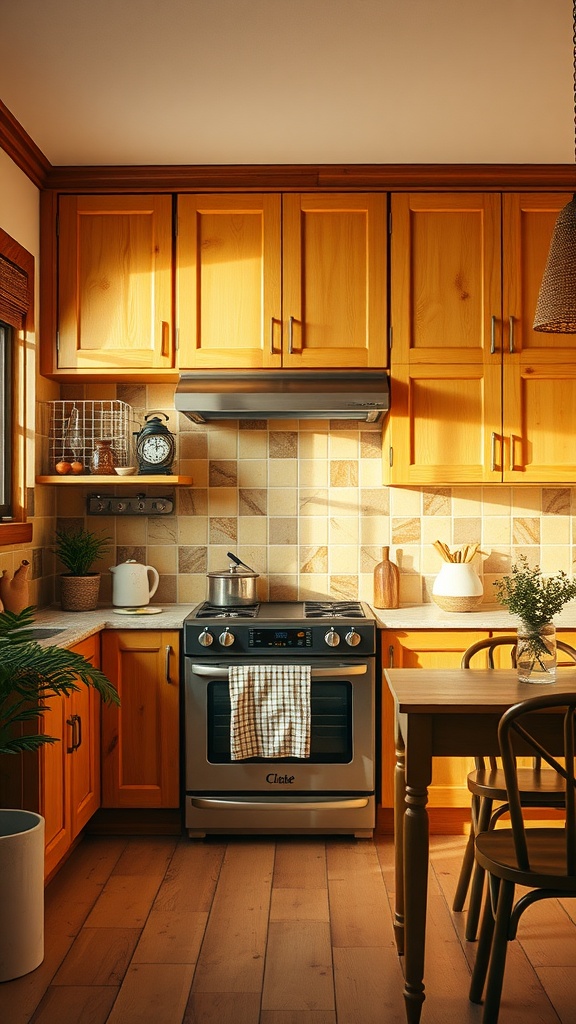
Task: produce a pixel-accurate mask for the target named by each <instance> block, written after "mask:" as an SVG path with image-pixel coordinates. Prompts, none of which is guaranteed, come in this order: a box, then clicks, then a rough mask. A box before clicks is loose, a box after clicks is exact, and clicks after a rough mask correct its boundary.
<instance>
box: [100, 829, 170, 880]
mask: <svg viewBox="0 0 576 1024" xmlns="http://www.w3.org/2000/svg"><path fill="white" fill-rule="evenodd" d="M177 841H178V840H177V838H171V839H168V838H167V837H166V836H142V837H140V836H139V837H138V838H135V839H134V840H133V841H132V842H131V843H130V846H129V847H128V848H127V849H125V850H124V851H123V853H122V855H121V856H120V857H119V858H118V861H117V863H116V865H115V867H114V872H113V874H115V875H160V876H161V877H162V878H163V877H164V875H165V874H166V870H167V868H168V865H169V863H170V861H171V859H172V855H173V853H174V850H175V848H176V843H177Z"/></svg>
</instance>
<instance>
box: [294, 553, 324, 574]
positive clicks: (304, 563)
mask: <svg viewBox="0 0 576 1024" xmlns="http://www.w3.org/2000/svg"><path fill="white" fill-rule="evenodd" d="M300 572H302V573H326V572H328V548H327V547H324V546H321V547H305V546H302V547H301V548H300Z"/></svg>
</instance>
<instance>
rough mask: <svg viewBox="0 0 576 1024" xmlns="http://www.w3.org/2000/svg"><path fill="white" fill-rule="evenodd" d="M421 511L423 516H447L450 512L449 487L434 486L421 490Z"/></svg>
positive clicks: (450, 496) (450, 498) (450, 494)
mask: <svg viewBox="0 0 576 1024" xmlns="http://www.w3.org/2000/svg"><path fill="white" fill-rule="evenodd" d="M422 512H423V514H424V515H425V516H449V515H450V514H451V512H452V492H451V489H450V488H449V487H435V488H433V489H431V490H426V491H423V492H422Z"/></svg>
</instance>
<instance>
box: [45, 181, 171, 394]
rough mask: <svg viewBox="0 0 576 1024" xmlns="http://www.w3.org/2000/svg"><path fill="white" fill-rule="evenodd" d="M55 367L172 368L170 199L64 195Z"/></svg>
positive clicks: (61, 203) (138, 196)
mask: <svg viewBox="0 0 576 1024" xmlns="http://www.w3.org/2000/svg"><path fill="white" fill-rule="evenodd" d="M59 211H60V212H59V242H58V305H59V312H58V369H59V370H64V369H78V370H82V372H83V373H86V374H88V373H90V371H93V372H101V371H103V370H125V371H127V372H130V371H131V370H133V369H148V370H153V369H159V368H164V369H170V368H172V367H174V354H173V342H172V337H171V334H172V198H171V196H167V195H158V196H153V195H124V196H61V197H60V208H59Z"/></svg>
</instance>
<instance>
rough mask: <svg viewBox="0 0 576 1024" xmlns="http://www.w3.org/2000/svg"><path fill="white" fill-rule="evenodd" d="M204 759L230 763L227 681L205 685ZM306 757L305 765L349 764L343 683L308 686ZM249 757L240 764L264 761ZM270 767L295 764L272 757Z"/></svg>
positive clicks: (347, 698) (348, 694)
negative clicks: (308, 734)
mask: <svg viewBox="0 0 576 1024" xmlns="http://www.w3.org/2000/svg"><path fill="white" fill-rule="evenodd" d="M207 701H208V760H209V761H210V763H211V764H230V763H231V761H230V695H229V692H228V683H227V682H215V681H214V682H211V683H209V684H208V692H207ZM310 709H311V722H310V757H309V758H306V761H305V763H306V764H310V763H312V764H349V763H350V761H351V760H352V685H351V683H349V682H346V681H345V680H342V681H340V680H339V681H338V682H333V683H325V682H322V683H320V682H314V680H313V681H312V683H311V686H310ZM266 760H267V759H266V758H264V757H251V758H247V759H246V761H243V762H242V764H250V763H251V762H252V763H258V762H265V761H266ZM271 760H273V762H274V764H289V763H290V762H293V761H299V760H300V758H297V757H275V758H272V759H271Z"/></svg>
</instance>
